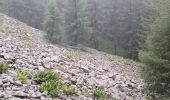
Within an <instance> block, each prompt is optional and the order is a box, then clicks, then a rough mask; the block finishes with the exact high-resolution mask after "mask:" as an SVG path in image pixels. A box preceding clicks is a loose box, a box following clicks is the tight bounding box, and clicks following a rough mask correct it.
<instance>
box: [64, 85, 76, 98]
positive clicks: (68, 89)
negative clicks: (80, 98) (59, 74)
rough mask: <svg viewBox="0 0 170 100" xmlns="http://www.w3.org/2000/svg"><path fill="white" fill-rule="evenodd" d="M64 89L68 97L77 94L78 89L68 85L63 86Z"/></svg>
mask: <svg viewBox="0 0 170 100" xmlns="http://www.w3.org/2000/svg"><path fill="white" fill-rule="evenodd" d="M62 89H63V91H64V93H65V94H66V95H73V94H76V89H75V88H74V87H71V86H69V85H67V84H63V85H62Z"/></svg>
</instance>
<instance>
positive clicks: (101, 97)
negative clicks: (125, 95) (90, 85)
mask: <svg viewBox="0 0 170 100" xmlns="http://www.w3.org/2000/svg"><path fill="white" fill-rule="evenodd" d="M93 97H95V98H96V99H97V100H105V98H106V93H105V92H103V91H102V90H99V89H98V90H95V91H94V92H93Z"/></svg>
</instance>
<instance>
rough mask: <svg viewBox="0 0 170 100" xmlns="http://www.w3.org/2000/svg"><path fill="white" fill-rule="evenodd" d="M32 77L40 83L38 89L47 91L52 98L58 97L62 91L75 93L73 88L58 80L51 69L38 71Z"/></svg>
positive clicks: (67, 93)
mask: <svg viewBox="0 0 170 100" xmlns="http://www.w3.org/2000/svg"><path fill="white" fill-rule="evenodd" d="M34 79H35V81H36V82H37V83H39V84H40V85H41V86H40V90H41V91H42V92H47V94H48V95H49V96H50V97H52V98H55V97H59V96H60V95H61V94H62V93H65V94H66V95H73V94H75V93H76V90H75V88H73V87H71V86H69V85H67V84H63V83H62V82H60V80H59V77H58V76H57V75H56V74H55V73H54V72H52V71H41V72H38V73H37V74H36V75H35V77H34Z"/></svg>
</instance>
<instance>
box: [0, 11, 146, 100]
mask: <svg viewBox="0 0 170 100" xmlns="http://www.w3.org/2000/svg"><path fill="white" fill-rule="evenodd" d="M0 57H1V58H0V61H1V62H8V63H9V64H10V69H9V71H8V72H7V73H6V74H1V75H0V99H1V98H2V99H5V100H20V99H28V100H30V99H31V100H40V99H41V100H51V98H49V97H48V96H47V95H46V94H45V93H41V92H40V91H39V85H37V84H36V83H35V82H34V80H33V78H29V79H28V82H27V83H26V84H21V82H19V81H16V80H15V77H16V75H17V70H29V71H30V72H32V73H36V72H37V71H40V70H52V71H53V72H55V73H57V74H58V75H59V77H60V79H61V80H62V82H64V83H68V84H70V85H71V86H73V87H75V88H76V95H71V96H70V95H69V96H68V95H61V97H59V98H56V99H54V100H95V99H94V97H93V96H91V95H90V94H91V93H92V92H93V91H94V90H95V89H96V88H101V89H104V91H105V92H106V94H107V98H106V99H107V100H112V99H111V97H113V98H115V99H116V100H146V99H145V97H146V95H145V94H144V86H143V85H144V82H143V80H142V79H141V78H140V70H141V69H140V67H139V65H138V64H137V63H135V62H133V61H131V60H126V59H123V58H121V57H117V56H112V55H109V54H106V53H103V52H99V51H96V50H92V49H89V50H87V52H85V51H80V50H75V49H71V48H66V47H62V46H58V45H53V44H50V43H48V42H46V41H45V39H43V32H42V31H40V30H37V29H34V28H32V27H29V26H27V25H26V24H24V23H22V22H19V21H18V20H16V19H13V18H10V17H8V16H6V15H3V14H0Z"/></svg>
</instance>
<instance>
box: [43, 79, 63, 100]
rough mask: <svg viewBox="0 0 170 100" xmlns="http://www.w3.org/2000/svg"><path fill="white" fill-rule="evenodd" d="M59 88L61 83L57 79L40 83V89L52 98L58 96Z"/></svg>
mask: <svg viewBox="0 0 170 100" xmlns="http://www.w3.org/2000/svg"><path fill="white" fill-rule="evenodd" d="M61 88H62V84H61V83H60V82H59V81H56V80H51V81H46V82H44V83H42V84H41V88H40V90H41V91H46V92H47V94H48V95H49V96H50V97H52V98H54V97H59V96H60V94H61V93H62V91H61Z"/></svg>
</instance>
